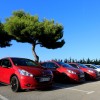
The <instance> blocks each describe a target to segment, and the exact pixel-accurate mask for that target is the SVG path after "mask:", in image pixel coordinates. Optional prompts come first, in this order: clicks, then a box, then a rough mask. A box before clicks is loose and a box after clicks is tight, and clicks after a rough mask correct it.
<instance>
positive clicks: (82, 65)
mask: <svg viewBox="0 0 100 100" xmlns="http://www.w3.org/2000/svg"><path fill="white" fill-rule="evenodd" d="M79 66H80V67H83V68H88V67H87V66H86V65H84V64H79Z"/></svg>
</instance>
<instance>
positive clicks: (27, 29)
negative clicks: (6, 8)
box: [4, 11, 65, 61]
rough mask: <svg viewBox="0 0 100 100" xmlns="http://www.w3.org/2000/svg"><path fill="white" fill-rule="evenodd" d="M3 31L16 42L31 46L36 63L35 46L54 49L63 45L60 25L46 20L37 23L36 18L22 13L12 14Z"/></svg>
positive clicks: (37, 19)
mask: <svg viewBox="0 0 100 100" xmlns="http://www.w3.org/2000/svg"><path fill="white" fill-rule="evenodd" d="M4 29H5V31H6V32H7V33H8V34H9V35H11V36H12V37H13V38H14V39H15V40H16V41H18V42H22V43H30V44H32V51H33V54H34V57H35V60H36V61H38V60H39V59H38V58H39V57H38V56H37V55H36V52H35V47H36V45H38V44H40V46H41V47H45V48H48V49H56V48H60V47H62V46H63V45H64V43H65V41H64V40H63V39H62V37H63V26H62V25H61V24H58V23H55V22H54V20H47V19H43V20H42V21H39V18H38V16H32V15H30V14H29V13H25V12H24V11H15V12H13V15H12V16H11V17H9V18H7V19H6V22H5V23H4Z"/></svg>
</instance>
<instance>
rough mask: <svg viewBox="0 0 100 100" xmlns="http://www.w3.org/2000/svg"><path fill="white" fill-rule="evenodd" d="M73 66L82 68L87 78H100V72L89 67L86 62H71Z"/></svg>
mask: <svg viewBox="0 0 100 100" xmlns="http://www.w3.org/2000/svg"><path fill="white" fill-rule="evenodd" d="M69 64H70V65H71V66H73V67H74V68H78V69H81V70H82V71H83V72H84V73H85V77H86V79H95V80H97V79H99V78H100V76H99V74H98V72H97V71H96V70H94V69H92V68H88V67H87V66H86V65H84V64H80V63H69Z"/></svg>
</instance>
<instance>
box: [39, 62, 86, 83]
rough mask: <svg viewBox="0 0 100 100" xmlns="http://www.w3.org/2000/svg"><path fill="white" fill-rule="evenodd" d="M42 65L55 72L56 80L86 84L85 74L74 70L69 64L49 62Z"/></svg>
mask: <svg viewBox="0 0 100 100" xmlns="http://www.w3.org/2000/svg"><path fill="white" fill-rule="evenodd" d="M41 65H42V66H43V67H44V68H47V69H49V70H51V71H52V72H53V74H54V80H58V81H59V80H63V81H67V80H70V81H74V82H84V79H85V78H84V72H83V71H81V70H79V69H76V68H73V67H72V66H70V65H69V64H66V63H63V62H56V61H48V62H43V63H41Z"/></svg>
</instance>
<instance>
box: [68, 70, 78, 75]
mask: <svg viewBox="0 0 100 100" xmlns="http://www.w3.org/2000/svg"><path fill="white" fill-rule="evenodd" d="M68 72H69V73H71V74H76V72H74V71H72V70H68Z"/></svg>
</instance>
